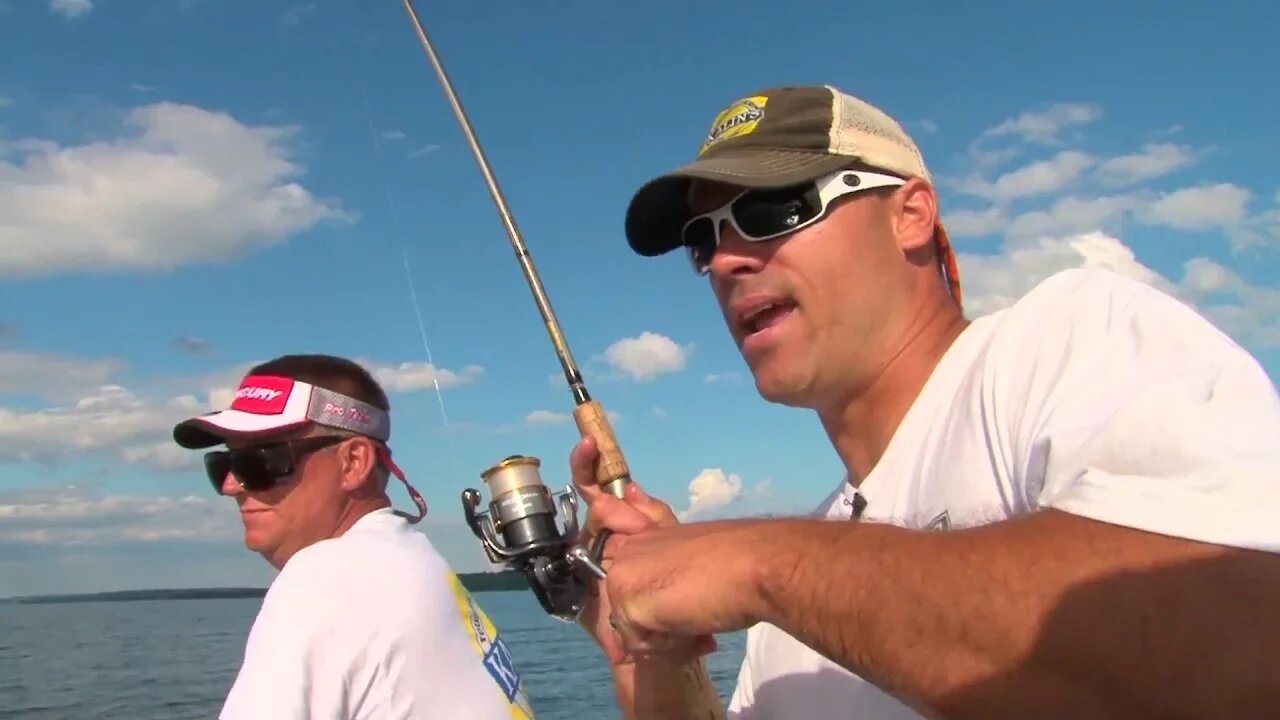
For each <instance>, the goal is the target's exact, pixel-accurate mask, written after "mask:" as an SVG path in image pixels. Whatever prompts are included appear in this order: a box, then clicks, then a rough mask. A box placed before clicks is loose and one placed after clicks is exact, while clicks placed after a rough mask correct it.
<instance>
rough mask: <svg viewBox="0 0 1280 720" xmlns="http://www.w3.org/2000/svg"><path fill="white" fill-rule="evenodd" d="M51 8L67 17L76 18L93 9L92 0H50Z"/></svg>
mask: <svg viewBox="0 0 1280 720" xmlns="http://www.w3.org/2000/svg"><path fill="white" fill-rule="evenodd" d="M49 9H50V10H52V11H53V12H55V13H57V14H59V15H61V16H62V17H65V18H71V19H75V18H78V17H83V16H85V15H88V14H89V11H91V10H93V2H92V0H49Z"/></svg>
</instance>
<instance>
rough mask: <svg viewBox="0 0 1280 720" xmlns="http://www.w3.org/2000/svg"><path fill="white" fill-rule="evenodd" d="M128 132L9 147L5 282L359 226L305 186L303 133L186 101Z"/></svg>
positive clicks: (140, 115)
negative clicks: (297, 146)
mask: <svg viewBox="0 0 1280 720" xmlns="http://www.w3.org/2000/svg"><path fill="white" fill-rule="evenodd" d="M124 126H125V127H124V128H123V129H124V131H125V134H122V135H121V136H120V137H118V138H116V139H114V140H107V141H96V142H89V143H86V144H83V145H68V146H63V145H59V144H58V143H56V142H53V141H50V140H43V139H33V138H25V139H19V140H16V141H12V142H9V141H3V140H0V217H3V218H5V223H4V225H3V226H0V245H2V246H3V247H4V248H5V255H6V257H5V262H4V263H3V264H2V265H0V276H9V277H14V276H41V275H48V274H53V273H59V272H70V271H84V270H163V269H168V268H172V267H175V266H178V265H183V264H189V263H199V262H213V261H222V260H227V259H231V258H235V257H239V256H243V255H244V254H246V253H248V252H250V251H252V250H253V249H255V248H257V247H261V246H265V245H271V244H276V243H280V242H283V241H285V240H286V239H287V238H288V237H290V236H292V235H294V234H297V233H300V232H303V231H305V230H308V229H310V228H312V227H313V226H315V225H316V224H317V223H320V222H322V221H326V220H332V221H343V222H347V221H352V220H353V219H354V217H353V216H352V215H350V214H348V213H345V212H343V211H342V210H341V209H340V208H339V207H338V206H337V205H336V204H334V203H332V202H327V201H322V200H320V199H317V198H316V197H315V196H313V195H312V193H311V191H309V190H308V189H306V188H305V187H303V186H302V185H301V184H299V183H298V182H297V181H296V180H295V179H294V178H296V177H297V176H298V175H300V174H301V173H302V168H301V167H299V166H298V165H297V164H295V163H293V162H291V161H290V160H289V150H288V142H289V141H290V140H291V139H292V138H293V137H294V136H295V135H297V133H298V129H297V128H295V127H267V126H250V125H245V124H243V123H241V122H240V121H238V120H236V119H235V118H234V117H232V116H230V115H228V114H225V113H220V112H212V111H208V110H204V109H201V108H198V107H193V106H190V105H182V104H177V103H156V104H152V105H146V106H143V107H139V108H136V109H134V110H132V111H130V112H129V113H128V115H127V116H126V118H125V121H124ZM10 157H16V160H14V161H10V160H9V158H10Z"/></svg>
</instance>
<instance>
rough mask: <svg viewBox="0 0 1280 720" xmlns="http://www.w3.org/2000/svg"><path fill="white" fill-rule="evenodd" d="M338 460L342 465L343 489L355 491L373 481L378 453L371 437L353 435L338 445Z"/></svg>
mask: <svg viewBox="0 0 1280 720" xmlns="http://www.w3.org/2000/svg"><path fill="white" fill-rule="evenodd" d="M338 462H339V463H341V467H342V489H343V490H345V491H346V492H355V491H357V490H361V489H364V488H365V487H366V486H367V485H369V483H371V482H372V481H373V477H374V472H373V471H374V469H375V468H376V467H377V466H378V455H377V452H376V451H375V450H374V447H373V442H372V441H371V440H369V438H366V437H353V438H351V439H350V440H346V441H343V442H342V443H341V444H340V445H338Z"/></svg>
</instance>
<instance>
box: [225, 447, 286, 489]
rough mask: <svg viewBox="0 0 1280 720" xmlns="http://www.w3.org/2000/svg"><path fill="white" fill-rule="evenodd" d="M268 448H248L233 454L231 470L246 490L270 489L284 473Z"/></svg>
mask: <svg viewBox="0 0 1280 720" xmlns="http://www.w3.org/2000/svg"><path fill="white" fill-rule="evenodd" d="M273 459H274V458H273V456H272V454H271V453H270V452H269V451H268V450H267V448H246V449H244V450H237V451H235V452H234V453H232V455H231V472H232V473H234V474H235V476H236V479H237V480H239V481H240V484H241V485H242V486H244V489H245V490H249V491H253V492H257V491H262V490H270V489H271V488H272V487H274V486H275V484H276V481H277V480H279V479H280V477H281V476H282V475H283V474H284V473H282V472H280V471H279V470H280V468H278V465H279V463H278V462H273Z"/></svg>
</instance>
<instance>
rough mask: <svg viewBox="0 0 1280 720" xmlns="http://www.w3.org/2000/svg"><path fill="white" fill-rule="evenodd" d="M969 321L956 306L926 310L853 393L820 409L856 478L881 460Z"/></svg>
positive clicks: (851, 479) (829, 433)
mask: <svg viewBox="0 0 1280 720" xmlns="http://www.w3.org/2000/svg"><path fill="white" fill-rule="evenodd" d="M968 325H969V321H968V320H966V319H965V318H964V317H963V315H961V314H960V313H958V312H955V311H952V310H950V309H948V310H942V311H939V312H936V313H933V314H931V315H928V316H922V317H921V318H920V319H919V321H918V322H916V323H914V324H913V325H912V326H911V327H910V329H909V331H908V332H907V333H906V334H905V335H904V336H903V342H901V343H899V344H898V346H897V348H896V352H894V353H893V354H892V355H891V359H890V360H889V362H888V363H887V364H886V365H885V366H884V367H883V368H882V369H881V370H880V372H878V373H876V374H875V375H874V376H872V377H871V378H870V381H869V382H864V383H862V384H861V386H860V387H859V388H857V389H856V390H854V391H852V392H851V393H850V396H849V397H848V398H847V399H845V400H843V401H842V402H840V403H838V404H835V405H833V406H831V407H829V408H824V409H820V410H819V411H818V417H819V419H820V420H821V422H822V426H823V428H825V429H826V431H827V436H828V437H829V438H830V439H831V443H832V445H833V446H834V447H835V449H836V453H837V454H838V455H839V456H840V460H841V462H842V463H843V464H844V466H845V470H846V472H848V474H849V482H850V483H851V484H853V485H854V486H857V485H859V484H860V483H861V482H862V480H863V478H865V477H866V476H867V475H868V474H870V472H871V470H872V469H873V468H874V467H875V466H876V463H878V462H879V461H880V457H881V456H882V455H883V454H884V451H885V449H886V448H887V447H888V446H889V441H890V440H891V439H892V438H893V435H894V433H895V432H897V429H898V426H899V425H900V424H901V423H902V418H903V417H904V416H905V415H906V414H907V410H909V409H910V408H911V404H912V403H914V402H915V400H916V397H917V396H918V395H919V394H920V390H921V389H922V388H923V387H924V385H925V383H926V382H927V381H928V380H929V376H930V375H931V374H932V373H933V370H934V368H936V367H937V365H938V362H939V361H940V360H941V359H942V356H943V355H944V354H945V353H946V352H947V349H948V348H950V347H951V345H952V343H954V342H955V340H956V338H957V337H959V336H960V334H961V333H962V332H964V329H965V328H966V327H968Z"/></svg>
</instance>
